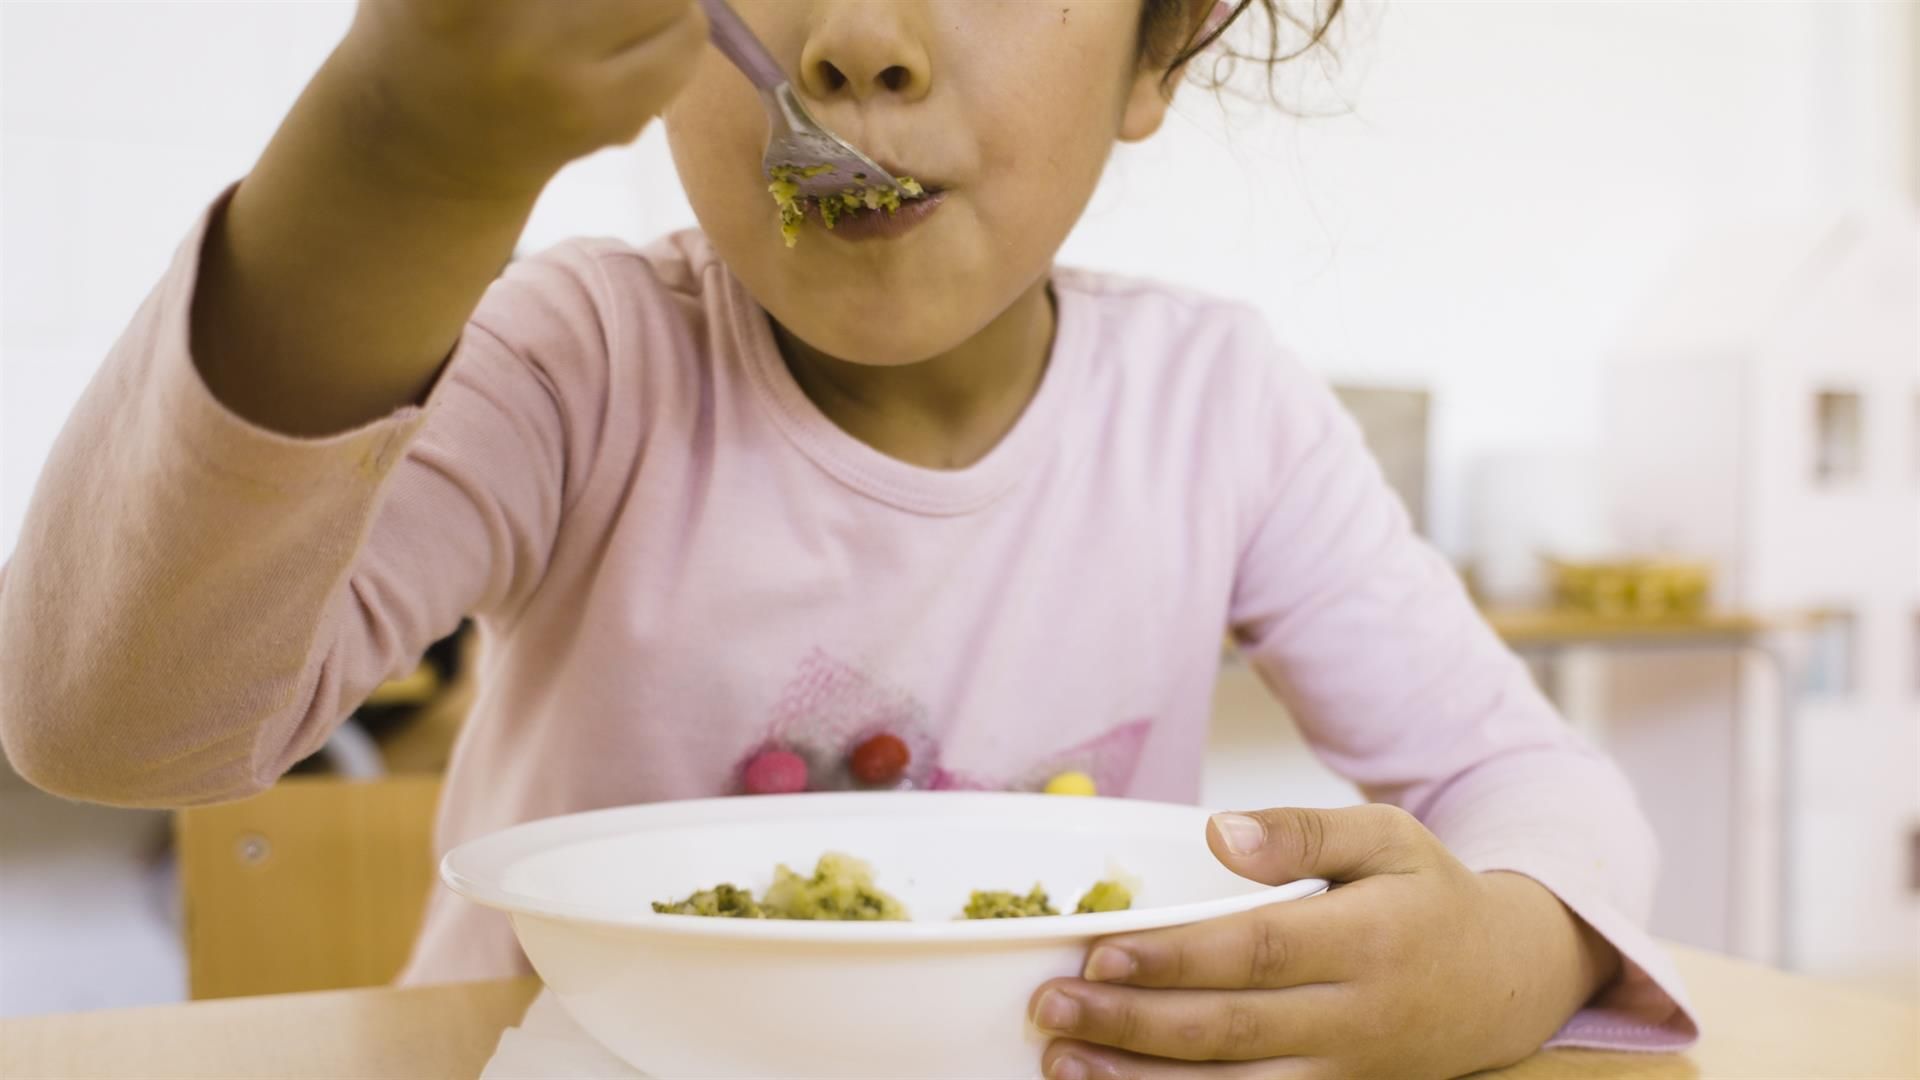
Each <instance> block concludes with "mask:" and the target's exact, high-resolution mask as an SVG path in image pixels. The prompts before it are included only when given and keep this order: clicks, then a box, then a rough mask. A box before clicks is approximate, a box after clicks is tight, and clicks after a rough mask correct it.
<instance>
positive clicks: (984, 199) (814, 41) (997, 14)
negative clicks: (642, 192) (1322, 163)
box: [666, 0, 1167, 365]
mask: <svg viewBox="0 0 1920 1080" xmlns="http://www.w3.org/2000/svg"><path fill="white" fill-rule="evenodd" d="M1141 2H1142V0H734V6H735V7H736V8H737V9H738V10H739V13H740V15H741V17H742V18H743V19H744V20H745V21H746V23H747V24H748V25H749V26H751V27H752V28H753V30H754V32H755V33H756V34H757V35H759V37H760V40H761V41H763V42H765V43H766V46H767V48H768V49H769V50H770V51H771V52H772V53H773V54H774V56H775V58H777V59H778V60H779V61H780V62H781V65H782V66H783V67H784V68H785V69H786V70H787V71H788V72H789V74H791V75H792V76H793V78H794V88H795V90H796V91H798V92H799V94H800V96H801V98H802V99H803V100H804V101H805V103H806V105H807V108H808V109H809V111H811V112H812V113H813V115H814V117H815V118H816V119H818V120H819V121H820V122H821V123H822V124H824V125H826V126H827V127H828V128H829V129H831V130H832V131H833V132H835V133H836V134H838V135H840V136H841V137H842V138H845V139H846V140H848V141H849V142H851V143H853V144H854V145H855V146H857V147H859V148H860V149H861V150H862V151H864V152H866V154H867V155H868V156H869V157H872V158H873V159H874V160H875V161H877V162H879V163H880V164H881V166H882V167H884V168H887V169H888V170H890V171H891V172H893V173H894V174H895V175H896V176H911V177H913V178H915V179H917V180H919V181H920V182H921V183H922V184H923V185H925V186H926V187H927V189H928V190H929V192H931V193H935V197H936V198H937V200H938V203H937V205H935V206H933V207H931V208H930V209H931V212H930V213H925V214H916V215H915V217H917V218H918V221H917V223H916V224H914V225H912V226H911V227H910V228H907V229H905V230H904V231H894V232H893V233H891V234H890V235H882V236H865V237H859V236H848V235H844V234H840V233H836V232H830V231H828V230H826V229H824V228H822V227H820V224H819V222H818V221H817V220H816V219H814V218H811V217H810V218H809V219H808V221H807V222H806V223H805V225H803V226H802V229H801V234H800V242H799V245H798V246H797V247H794V248H791V249H790V248H788V247H787V246H786V244H785V242H784V241H783V240H782V239H781V236H780V228H779V215H778V212H777V210H776V208H775V205H774V202H773V199H772V197H771V196H769V195H768V193H767V180H766V178H765V175H764V173H763V171H762V168H761V154H762V153H763V152H764V150H765V148H766V144H767V120H766V116H765V113H764V112H763V110H762V107H761V104H760V99H759V96H758V95H757V93H756V92H755V91H754V89H753V87H752V85H751V84H749V83H748V82H747V80H746V78H745V77H743V76H742V75H741V74H740V73H739V72H737V71H735V70H734V69H733V68H732V66H731V65H729V64H728V63H727V61H726V60H725V59H724V58H723V57H721V55H720V53H719V52H718V51H717V50H714V49H711V48H709V49H708V50H707V51H706V56H705V57H704V58H703V60H702V61H701V65H700V67H699V69H698V71H697V72H696V74H695V75H694V77H693V80H692V82H691V83H690V84H689V85H688V86H687V88H686V90H685V91H684V92H683V93H682V94H681V95H680V97H679V98H677V99H676V100H675V102H674V104H673V105H672V107H671V108H670V109H669V110H668V111H667V114H666V122H667V136H668V141H669V143H670V145H671V146H672V149H673V158H674V163H675V165H676V166H677V168H678V169H679V173H680V179H681V181H682V183H683V184H684V185H685V186H686V190H687V195H688V198H689V199H690V200H691V202H692V204H693V209H694V213H695V214H696V215H697V216H698V217H699V219H700V224H701V226H702V227H703V228H704V229H705V231H706V233H707V235H708V237H709V239H710V240H711V241H712V243H713V246H714V248H715V250H716V251H717V252H718V253H719V255H720V257H721V258H722V259H723V260H725V262H726V264H727V266H728V267H729V268H731V269H732V270H733V272H734V273H735V274H736V275H737V276H739V278H740V279H741V281H743V282H744V283H745V284H746V286H747V289H748V290H749V291H750V292H752V294H753V295H754V297H755V298H756V299H757V300H759V301H760V303H761V304H762V305H764V306H765V307H766V309H767V310H768V312H770V313H771V314H772V316H773V317H774V319H776V320H777V321H778V322H779V323H780V324H781V325H782V326H784V327H785V328H786V329H787V330H788V331H789V332H791V333H793V334H794V335H796V336H797V337H799V338H800V339H801V340H802V341H804V342H806V343H807V344H808V345H811V346H812V347H813V348H815V349H818V350H820V351H821V352H824V353H826V354H828V355H830V356H834V357H838V358H840V359H842V360H847V361H852V362H856V363H862V364H872V365H896V364H911V363H915V362H918V361H921V360H925V359H928V358H929V357H933V356H936V355H939V354H940V353H943V352H945V351H947V350H949V349H952V348H953V347H955V346H956V345H959V344H960V343H962V342H964V341H966V340H967V339H968V338H970V337H972V336H973V335H974V334H976V333H978V332H979V331H980V330H981V329H982V328H983V327H985V326H986V325H987V323H988V322H990V321H991V320H993V319H994V318H995V317H996V316H998V315H999V314H1000V313H1001V312H1003V311H1005V310H1006V309H1007V308H1008V307H1009V306H1010V305H1012V304H1013V303H1014V301H1015V300H1016V299H1017V298H1018V297H1020V296H1021V295H1022V294H1023V293H1026V292H1027V291H1028V290H1029V289H1031V288H1032V287H1033V286H1034V285H1035V283H1036V282H1038V281H1040V280H1041V278H1042V277H1043V276H1044V275H1045V274H1046V273H1047V271H1048V269H1049V267H1050V266H1051V264H1052V260H1053V256H1054V252H1055V251H1057V250H1058V249H1059V247H1060V245H1061V243H1062V242H1063V241H1064V240H1065V239H1066V236H1067V232H1068V231H1069V230H1070V229H1071V228H1072V227H1073V223H1074V222H1075V221H1076V220H1077V219H1078V218H1079V216H1080V212H1081V211H1082V209H1084V208H1085V206H1086V204H1087V200H1088V198H1090V197H1091V195H1092V194H1093V188H1094V184H1095V182H1096V181H1097V180H1098V179H1099V176H1100V171H1101V169H1102V167H1103V166H1104V165H1105V164H1106V161H1107V156H1108V154H1109V153H1110V152H1111V150H1112V148H1113V144H1114V141H1115V140H1116V139H1129V140H1131V139H1140V138H1145V137H1146V136H1147V135H1149V134H1151V133H1152V132H1153V131H1154V130H1155V129H1156V128H1158V127H1159V125H1160V121H1161V120H1162V119H1163V118H1164V116H1165V113H1166V108H1167V101H1166V99H1165V97H1164V96H1163V93H1162V91H1161V79H1160V77H1161V74H1162V73H1161V71H1160V70H1159V69H1158V68H1156V67H1154V66H1153V65H1151V64H1144V63H1142V62H1141V61H1140V59H1139V49H1138V42H1137V40H1136V35H1137V32H1138V29H1139V22H1140V4H1141Z"/></svg>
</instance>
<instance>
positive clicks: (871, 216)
mask: <svg viewBox="0 0 1920 1080" xmlns="http://www.w3.org/2000/svg"><path fill="white" fill-rule="evenodd" d="M946 199H947V193H946V192H945V191H944V190H937V191H936V190H931V189H929V190H928V192H927V194H926V195H925V196H923V197H921V198H918V199H909V200H907V201H905V202H902V203H901V204H900V209H898V210H895V211H894V212H892V213H888V212H886V211H885V210H855V211H853V212H851V213H846V214H841V215H840V217H839V218H838V220H836V221H835V222H834V223H833V228H832V229H829V230H827V235H829V236H837V237H839V238H840V239H842V240H877V239H882V238H886V237H894V236H900V235H903V234H905V233H906V231H907V230H909V229H911V228H913V227H914V226H916V225H918V224H920V223H921V222H923V221H925V220H927V218H929V217H931V216H932V215H933V212H934V211H936V210H938V209H940V204H941V203H943V202H945V201H946ZM807 216H808V218H810V219H812V220H813V221H814V222H815V223H817V224H819V225H821V226H822V227H823V228H824V227H825V225H826V223H825V222H824V221H821V220H820V209H819V208H818V207H813V208H811V209H810V210H808V212H807Z"/></svg>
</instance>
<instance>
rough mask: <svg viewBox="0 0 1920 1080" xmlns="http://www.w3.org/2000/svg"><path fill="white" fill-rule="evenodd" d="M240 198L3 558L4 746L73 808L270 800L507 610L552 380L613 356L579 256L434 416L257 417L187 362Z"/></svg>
mask: <svg viewBox="0 0 1920 1080" xmlns="http://www.w3.org/2000/svg"><path fill="white" fill-rule="evenodd" d="M230 193H231V189H229V193H228V194H230ZM227 197H228V195H222V196H221V198H220V199H219V200H216V201H215V203H214V204H213V205H212V207H211V208H210V209H209V210H208V212H207V214H206V215H204V216H203V217H202V218H201V220H200V221H199V223H198V224H196V226H195V227H194V228H193V230H192V232H191V233H190V234H189V236H188V237H187V239H186V240H185V242H184V243H183V244H182V245H181V247H180V249H179V251H178V253H177V255H176V257H175V259H174V261H173V263H172V264H171V266H170V268H169V269H168V271H167V272H166V274H165V275H164V276H163V277H162V279H161V281H160V282H159V284H158V285H157V286H156V287H155V289H154V291H153V292H152V293H151V294H150V295H149V296H148V298H147V300H146V301H145V303H144V304H143V305H142V306H141V308H140V309H139V311H138V313H137V314H136V315H135V316H134V318H133V320H132V322H131V324H130V325H129V326H128V327H127V329H126V331H125V332H124V334H123V335H122V336H121V338H120V339H119V340H118V342H117V343H116V344H115V346H114V347H113V349H112V350H111V352H110V353H109V355H108V356H107V357H106V359H105V362H104V363H103V365H102V367H101V368H100V370H99V371H98V373H97V374H96V376H95V378H94V379H93V380H92V382H91V383H90V384H89V386H88V387H87V389H86V390H85V391H84V393H83V394H82V397H81V399H80V401H79V403H78V404H77V406H76V407H75V409H74V411H73V413H72V415H71V417H70V418H69V420H68V422H67V424H66V426H65V427H64V428H63V430H62V432H61V434H60V436H59V437H58V439H57V440H56V442H55V445H54V447H53V449H52V452H51V454H50V455H49V458H48V460H47V463H46V466H45V468H44V470H43V472H42V474H41V476H40V479H39V482H38V485H37V487H36V489H35V491H34V493H33V496H32V498H31V501H30V503H29V506H28V510H27V515H26V518H25V521H24V525H23V528H22V532H21V536H20V540H19V543H18V545H17V547H16V549H15V551H14V552H13V555H12V558H11V559H10V560H9V562H8V563H7V565H6V566H5V567H4V568H0V742H4V746H5V749H6V752H7V755H8V757H9V758H10V759H11V760H12V762H13V763H14V765H15V767H16V768H17V769H18V770H19V771H20V772H21V773H22V775H24V776H26V777H27V778H28V779H29V780H31V781H33V782H34V783H36V784H38V785H40V786H41V787H43V788H45V789H47V790H49V791H53V792H55V793H58V794H63V795H67V796H69V797H72V798H79V799H87V800H92V801H98V802H106V803H114V804H120V805H133V806H172V805H183V804H189V803H197V802H208V801H216V800H224V799H232V798H239V797H243V796H245V795H248V794H252V793H254V792H257V791H260V790H263V789H264V788H266V787H267V786H269V785H270V784H272V783H273V781H274V780H275V779H277V778H278V777H279V776H280V775H281V774H282V773H283V772H285V771H286V770H287V769H288V768H290V767H291V766H292V765H293V764H294V763H295V762H297V761H299V760H300V759H301V758H303V757H305V756H306V755H308V754H310V753H312V752H313V751H314V750H316V749H318V748H319V747H320V746H321V745H322V744H323V743H324V742H325V741H326V739H327V737H328V736H329V734H331V732H332V731H333V730H334V728H335V727H337V726H338V725H339V724H340V723H341V721H342V720H344V719H345V718H346V717H347V716H348V715H350V714H351V712H352V711H353V710H354V709H355V708H356V707H358V705H359V703H360V702H361V701H362V700H364V698H365V696H366V694H367V693H368V692H369V691H371V690H372V689H373V688H374V687H375V686H376V685H378V684H379V683H380V682H382V681H383V680H385V679H387V678H390V677H393V676H396V675H399V674H402V673H404V672H406V671H408V670H410V669H411V668H412V667H413V666H414V665H415V664H416V663H417V662H418V660H419V657H420V655H421V654H422V653H423V652H424V651H425V649H426V647H427V646H428V645H430V644H432V643H433V642H434V641H435V640H438V639H439V638H441V637H443V636H445V635H446V634H448V633H450V632H451V631H452V630H453V629H454V628H455V627H456V626H457V625H458V622H459V620H460V619H461V618H462V617H463V616H464V615H466V614H469V613H476V614H486V613H494V614H501V615H505V614H510V613H511V612H512V610H513V609H514V606H515V605H516V604H518V603H520V602H522V601H523V600H524V598H525V597H526V596H527V595H528V594H529V593H530V591H531V590H532V589H534V588H535V586H536V585H537V584H538V582H539V580H540V577H541V573H542V571H543V569H544V566H545V563H546V559H547V556H548V553H549V551H550V548H551V544H552V541H553V537H554V534H555V531H556V528H557V524H558V520H559V517H560V513H561V506H562V502H563V497H564V481H565V476H566V466H567V462H566V458H567V428H568V423H567V419H568V418H567V417H566V416H565V415H563V409H562V408H561V405H560V400H561V398H560V395H559V394H558V393H557V392H556V390H555V387H554V383H555V380H556V378H558V377H560V376H557V375H556V374H555V369H556V367H558V366H560V365H563V364H564V365H565V366H566V367H567V370H569V371H570V372H573V373H579V372H591V371H592V370H593V369H594V360H595V358H598V359H599V360H600V361H601V362H604V354H605V338H604V335H603V334H601V333H600V332H599V328H598V326H597V323H596V320H595V318H594V310H593V305H592V303H591V302H590V300H589V299H588V289H587V285H586V281H587V280H588V279H589V277H590V275H591V271H592V268H591V266H590V265H587V260H585V259H584V258H583V257H581V256H580V254H579V253H578V252H574V253H571V254H568V253H564V252H562V253H558V254H554V255H550V256H546V257H542V258H540V259H536V260H531V261H529V262H528V263H523V264H516V266H515V267H514V268H512V269H511V270H510V271H509V272H508V273H507V274H506V275H505V276H504V277H503V278H502V279H501V280H500V281H498V282H496V283H495V285H494V286H493V287H492V288H491V289H490V290H489V291H488V293H487V294H486V299H485V300H484V301H483V302H482V304H481V306H480V309H479V311H477V312H476V313H475V315H474V317H473V319H472V321H471V322H470V323H469V325H468V326H467V328H466V331H465V333H464V334H463V336H462V339H461V341H460V343H459V345H458V346H457V348H456V349H455V350H454V352H453V354H452V356H451V358H450V359H449V361H448V363H447V365H446V366H445V368H444V369H443V371H442V373H441V376H440V378H439V379H438V381H437V383H436V384H435V386H434V388H433V390H432V391H431V393H430V394H429V395H428V397H427V399H426V401H425V402H424V403H423V404H422V405H420V406H418V407H413V406H410V407H406V408H401V409H399V410H397V411H395V412H394V413H393V414H391V415H389V416H387V417H384V418H382V419H379V420H376V421H374V422H373V423H369V424H367V425H365V426H363V427H360V428H358V429H355V430H352V431H347V432H343V433H340V434H337V435H332V436H328V437H323V438H312V439H307V438H293V437H289V436H286V435H282V434H278V433H275V432H272V431H269V430H265V429H263V428H261V427H258V426H255V425H253V424H250V423H248V422H247V421H246V420H244V419H242V418H241V417H239V416H237V415H236V414H234V413H232V412H230V411H229V410H227V409H226V408H224V407H223V406H222V405H221V404H220V402H219V401H218V400H217V399H215V398H214V397H213V396H212V394H211V393H210V392H209V391H208V389H207V387H206V386H205V384H204V383H203V382H202V381H201V378H200V375H199V373H198V370H197V369H196V367H195V365H194V362H193V358H192V355H191V352H190V341H189V315H190V309H191V305H192V297H193V292H194V286H195V280H196V275H197V273H198V268H199V264H200V253H201V246H202V243H203V241H204V238H205V236H206V231H207V224H208V222H210V221H211V220H213V217H214V215H217V214H219V213H221V212H222V211H223V210H224V207H225V204H226V200H227Z"/></svg>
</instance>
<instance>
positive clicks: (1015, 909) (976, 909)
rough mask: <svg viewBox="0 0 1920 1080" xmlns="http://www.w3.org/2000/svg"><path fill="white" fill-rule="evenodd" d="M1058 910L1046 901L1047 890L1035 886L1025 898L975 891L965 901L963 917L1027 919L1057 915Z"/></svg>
mask: <svg viewBox="0 0 1920 1080" xmlns="http://www.w3.org/2000/svg"><path fill="white" fill-rule="evenodd" d="M1058 914H1060V910H1059V909H1058V908H1056V907H1054V906H1053V902H1052V901H1050V900H1048V899H1047V890H1045V889H1043V888H1041V887H1040V886H1038V885H1035V886H1034V887H1033V889H1032V890H1031V891H1030V892H1028V893H1027V895H1025V896H1021V895H1020V894H1019V893H1015V892H998V891H994V890H987V889H976V890H975V891H974V894H973V895H972V896H971V897H969V898H968V899H967V909H966V911H965V912H963V915H964V916H965V917H966V918H969V919H1027V918H1031V917H1033V916H1035V915H1058Z"/></svg>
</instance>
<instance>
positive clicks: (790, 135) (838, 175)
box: [700, 0, 913, 199]
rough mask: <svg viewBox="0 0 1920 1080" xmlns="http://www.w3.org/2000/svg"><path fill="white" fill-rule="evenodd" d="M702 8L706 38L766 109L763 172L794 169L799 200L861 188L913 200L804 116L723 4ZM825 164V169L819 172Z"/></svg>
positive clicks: (789, 88)
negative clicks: (767, 132) (767, 127)
mask: <svg viewBox="0 0 1920 1080" xmlns="http://www.w3.org/2000/svg"><path fill="white" fill-rule="evenodd" d="M700 6H701V8H702V9H704V10H705V11H706V14H707V26H708V30H707V36H708V37H709V38H711V39H712V41H713V44H714V46H715V47H717V48H718V49H719V50H720V52H721V53H722V54H723V55H724V56H726V58H727V59H728V60H731V61H732V62H733V66H734V67H737V68H739V69H740V73H741V74H743V75H745V76H746V77H747V79H748V81H750V82H752V83H753V85H754V88H755V89H756V90H759V91H760V102H761V104H763V105H765V106H766V108H767V122H768V124H769V125H770V126H771V128H772V135H771V137H770V138H769V139H768V141H767V152H766V155H765V156H764V158H762V160H761V167H762V168H763V169H764V170H765V171H766V174H767V176H768V177H769V178H770V179H771V178H773V177H774V170H775V169H782V170H792V171H791V172H790V173H789V174H788V179H790V180H791V181H792V182H793V183H794V184H796V185H798V187H799V193H800V194H801V195H804V196H810V197H814V198H818V197H821V196H827V195H835V194H839V193H840V192H843V191H846V190H847V189H848V188H851V187H856V186H860V185H865V186H866V187H869V188H877V189H880V190H882V191H884V190H888V189H891V190H893V191H894V192H895V193H896V194H898V195H899V196H900V198H902V199H908V198H911V197H912V194H913V193H912V192H910V191H909V190H908V189H907V188H905V187H902V186H901V184H900V181H899V180H896V179H895V178H894V177H893V176H892V175H891V174H890V173H888V172H887V170H885V169H883V168H881V167H880V166H879V165H878V164H877V163H875V162H874V160H873V159H872V158H870V157H868V156H867V155H865V154H863V153H861V152H860V151H859V150H858V149H856V148H855V147H854V145H853V144H852V143H849V142H848V141H847V140H845V139H842V138H841V137H840V136H838V135H835V134H834V133H833V132H831V131H828V130H827V129H826V128H825V127H824V126H822V125H821V124H820V122H819V121H817V120H815V119H814V118H813V115H812V114H811V113H809V112H807V107H806V106H805V105H802V104H801V103H800V95H798V94H796V93H794V90H793V82H792V80H790V79H788V78H787V75H786V72H784V71H782V70H780V64H779V62H778V61H776V60H774V58H773V54H771V53H769V52H767V47H766V46H765V45H762V44H761V43H760V39H759V38H757V37H755V36H754V35H753V31H752V30H750V29H748V28H747V24H746V23H744V22H742V21H740V16H739V14H737V13H736V12H735V11H734V10H733V8H732V6H731V5H729V4H728V3H727V0H700ZM823 165H824V166H826V168H825V169H820V166H823ZM816 169H819V171H818V172H813V170H816ZM810 172H811V173H812V174H811V175H809V173H810Z"/></svg>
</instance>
